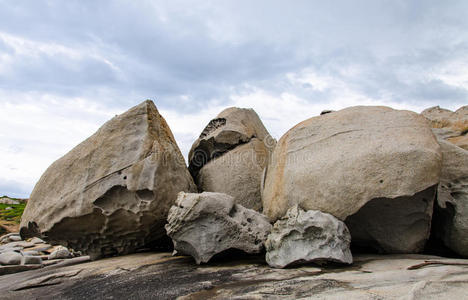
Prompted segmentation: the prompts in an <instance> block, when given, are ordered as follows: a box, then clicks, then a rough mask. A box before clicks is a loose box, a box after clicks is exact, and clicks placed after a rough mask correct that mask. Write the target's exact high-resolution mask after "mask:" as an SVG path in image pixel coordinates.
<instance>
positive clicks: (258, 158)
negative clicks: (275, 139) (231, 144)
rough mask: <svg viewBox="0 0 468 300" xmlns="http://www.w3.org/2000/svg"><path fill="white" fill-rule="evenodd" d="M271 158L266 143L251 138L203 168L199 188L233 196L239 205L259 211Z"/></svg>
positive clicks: (199, 177)
mask: <svg viewBox="0 0 468 300" xmlns="http://www.w3.org/2000/svg"><path fill="white" fill-rule="evenodd" d="M268 156H269V152H268V148H267V147H266V146H265V144H264V143H263V142H262V141H260V140H258V139H256V138H252V139H251V140H250V142H249V143H247V144H242V145H239V146H238V147H236V148H234V149H232V150H230V151H228V152H226V153H225V154H224V155H222V156H220V157H217V158H214V159H212V160H211V161H209V162H208V163H207V164H206V165H204V166H203V168H202V169H201V170H200V172H199V175H198V187H199V188H200V190H201V191H209V192H218V193H224V194H228V195H231V196H233V197H234V201H235V202H236V203H238V204H240V205H242V206H244V207H246V208H250V209H253V210H256V211H260V210H261V209H262V201H261V193H260V187H261V179H262V173H263V170H264V169H265V167H266V163H267V161H268Z"/></svg>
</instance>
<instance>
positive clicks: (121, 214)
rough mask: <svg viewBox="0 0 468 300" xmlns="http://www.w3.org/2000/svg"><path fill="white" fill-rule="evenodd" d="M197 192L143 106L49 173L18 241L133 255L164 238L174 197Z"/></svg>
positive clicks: (148, 106)
mask: <svg viewBox="0 0 468 300" xmlns="http://www.w3.org/2000/svg"><path fill="white" fill-rule="evenodd" d="M195 189H196V187H195V185H194V183H193V180H192V178H191V176H190V173H189V172H188V170H187V167H186V165H185V162H184V159H183V157H182V154H181V152H180V150H179V148H178V146H177V144H176V141H175V140H174V137H173V135H172V133H171V130H170V129H169V127H168V125H167V123H166V121H165V120H164V118H163V117H162V116H161V115H160V114H159V113H158V110H157V109H156V107H155V105H154V103H153V102H152V101H149V100H148V101H145V102H143V103H141V104H140V105H138V106H135V107H133V108H132V109H130V110H128V111H127V112H125V113H123V114H121V115H119V116H116V117H114V118H113V119H112V120H110V121H108V122H107V123H106V124H104V125H103V126H102V127H101V128H100V129H99V130H98V131H97V132H96V133H95V134H94V135H92V136H91V137H89V138H88V139H86V140H85V141H84V142H82V143H81V144H79V145H78V146H76V147H75V148H74V149H73V150H71V151H70V152H69V153H67V154H66V155H65V156H63V157H62V158H60V159H59V160H57V161H56V162H54V163H53V164H52V165H51V166H50V167H49V168H48V169H47V170H46V172H45V173H44V174H43V175H42V177H41V178H40V180H39V182H38V183H37V184H36V186H35V188H34V190H33V192H32V194H31V197H30V200H29V201H28V204H27V206H26V209H25V211H24V214H23V217H22V221H21V235H22V237H23V238H26V237H31V236H43V237H44V238H46V239H47V240H48V241H49V242H53V243H60V244H63V245H66V246H69V247H71V248H73V249H75V250H81V251H83V252H85V253H88V254H90V255H93V256H103V255H112V254H122V253H127V252H131V251H134V250H135V249H137V248H138V247H141V246H144V245H147V244H149V243H151V242H154V241H156V240H158V239H159V238H161V237H162V236H164V234H165V231H164V224H165V222H166V218H167V213H168V211H169V208H170V207H171V205H172V204H173V203H174V201H175V199H176V198H177V194H178V193H179V192H180V191H193V190H195Z"/></svg>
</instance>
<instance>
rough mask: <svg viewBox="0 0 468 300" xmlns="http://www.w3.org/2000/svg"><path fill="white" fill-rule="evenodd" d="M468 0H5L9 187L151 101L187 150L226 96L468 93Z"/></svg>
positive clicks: (431, 101) (421, 98) (21, 188)
mask: <svg viewBox="0 0 468 300" xmlns="http://www.w3.org/2000/svg"><path fill="white" fill-rule="evenodd" d="M467 28H468V1H465V0H460V1H456V0H454V1H452V0H447V1H440V0H434V1H433V0H412V1H410V0H405V1H400V0H391V1H390V0H389V1H386V0H382V1H376V0H368V1H363V0H353V1H347V0H343V1H333V0H331V1H312V0H310V1H300V0H295V1H275V0H269V1H259V0H256V1H251V0H247V1H244V0H232V1H225V0H212V1H210V0H203V1H202V0H199V1H175V0H171V1H154V0H153V1H150V0H148V1H146V0H128V1H123V0H114V1H105V0H101V1H91V0H89V1H87V0H76V1H74V0H67V1H53V0H50V1H49V0H44V1H42V0H30V1H27V0H22V1H11V0H0V113H1V126H0V195H2V194H7V195H11V196H19V197H28V196H29V194H30V192H31V190H32V188H33V187H34V184H35V183H36V181H37V180H38V179H39V177H40V175H41V174H42V173H43V172H44V171H45V169H46V168H47V167H48V166H49V165H50V163H52V162H53V161H54V160H56V159H57V158H59V157H60V156H62V155H64V154H65V153H66V152H67V151H69V150H70V149H72V148H73V147H74V146H75V145H76V144H78V143H79V142H80V141H82V140H83V139H85V138H86V137H88V136H90V135H91V134H92V133H93V132H94V131H96V130H97V129H98V128H99V126H100V125H102V124H103V123H104V122H105V121H106V120H108V119H110V118H112V117H113V116H114V115H115V114H119V113H121V112H123V111H125V110H127V109H128V108H130V107H132V106H134V105H136V104H138V103H140V102H141V101H143V100H145V99H148V98H149V99H153V100H154V101H155V103H156V105H157V107H158V109H159V110H160V112H161V113H162V114H163V116H164V117H165V118H166V120H167V121H168V123H169V125H170V126H171V128H172V131H173V132H174V134H175V136H176V139H177V141H178V143H179V146H180V147H181V149H182V151H183V153H184V154H185V155H186V154H187V152H188V149H189V148H190V146H191V144H192V142H193V141H194V139H195V138H196V137H197V136H198V135H199V133H200V132H201V130H202V129H203V127H204V126H205V125H206V123H207V122H208V121H209V120H210V119H211V118H213V117H214V116H216V115H217V114H218V112H220V111H221V110H222V109H223V108H225V107H228V106H238V107H252V108H254V109H255V110H256V111H257V113H258V114H259V115H260V117H261V118H262V120H263V121H264V123H265V125H266V126H267V128H268V129H269V130H270V132H271V134H272V135H273V136H274V137H276V138H279V137H280V136H281V135H282V134H283V133H284V132H286V131H287V130H288V129H289V128H290V127H291V126H293V125H295V124H296V123H298V122H300V121H302V120H304V119H306V118H309V117H311V116H315V115H317V114H319V113H320V111H322V110H324V109H340V108H344V107H347V106H352V105H387V106H391V107H394V108H398V109H410V110H414V111H417V112H420V111H422V110H423V109H425V108H427V107H430V106H434V105H440V106H442V107H445V108H449V109H452V110H453V109H456V108H458V107H460V106H462V105H466V104H468V30H467Z"/></svg>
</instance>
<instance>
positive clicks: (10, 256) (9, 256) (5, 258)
mask: <svg viewBox="0 0 468 300" xmlns="http://www.w3.org/2000/svg"><path fill="white" fill-rule="evenodd" d="M22 257H23V256H22V255H21V254H20V253H18V252H15V251H6V252H3V253H1V254H0V264H1V265H19V264H21V259H22Z"/></svg>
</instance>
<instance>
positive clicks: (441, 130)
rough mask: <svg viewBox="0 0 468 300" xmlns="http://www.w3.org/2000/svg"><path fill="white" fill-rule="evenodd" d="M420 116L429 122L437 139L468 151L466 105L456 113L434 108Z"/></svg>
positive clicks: (467, 110)
mask: <svg viewBox="0 0 468 300" xmlns="http://www.w3.org/2000/svg"><path fill="white" fill-rule="evenodd" d="M421 114H422V115H423V116H425V117H426V118H427V119H429V120H430V121H431V126H432V127H433V128H434V129H433V131H434V134H435V135H436V136H437V137H438V138H442V139H444V140H447V141H449V142H451V143H452V144H454V145H457V146H458V147H461V148H463V149H465V150H468V135H467V133H468V105H467V106H462V107H460V108H459V109H457V110H456V111H451V110H448V109H444V108H440V107H439V106H434V107H431V108H428V109H426V110H424V111H423V112H421Z"/></svg>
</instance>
